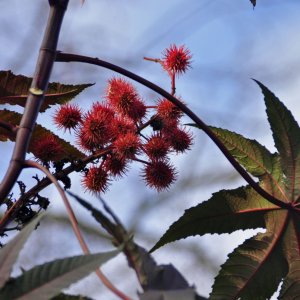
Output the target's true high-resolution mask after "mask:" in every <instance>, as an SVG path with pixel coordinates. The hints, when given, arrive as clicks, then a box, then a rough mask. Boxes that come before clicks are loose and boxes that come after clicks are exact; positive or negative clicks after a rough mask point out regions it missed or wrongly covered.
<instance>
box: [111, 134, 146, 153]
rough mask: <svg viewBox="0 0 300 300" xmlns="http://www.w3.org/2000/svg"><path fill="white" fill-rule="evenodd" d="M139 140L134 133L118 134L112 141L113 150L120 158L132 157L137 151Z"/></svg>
mask: <svg viewBox="0 0 300 300" xmlns="http://www.w3.org/2000/svg"><path fill="white" fill-rule="evenodd" d="M140 148H141V142H140V139H139V137H138V136H137V135H136V134H135V133H131V132H129V133H126V134H125V135H120V136H118V138H117V139H116V140H115V141H114V142H113V152H114V154H115V155H116V156H117V157H118V158H120V159H132V158H134V157H135V155H136V154H137V153H138V152H139V150H140Z"/></svg>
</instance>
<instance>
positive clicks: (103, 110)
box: [90, 102, 115, 123]
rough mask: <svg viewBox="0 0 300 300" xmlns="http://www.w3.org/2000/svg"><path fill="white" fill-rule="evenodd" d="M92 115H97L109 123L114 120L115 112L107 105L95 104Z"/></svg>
mask: <svg viewBox="0 0 300 300" xmlns="http://www.w3.org/2000/svg"><path fill="white" fill-rule="evenodd" d="M90 114H92V115H97V116H98V117H99V118H102V119H105V120H106V121H107V122H108V123H109V122H111V121H112V120H113V119H114V116H115V111H114V110H113V108H112V107H111V106H110V105H109V104H107V103H100V102H95V103H93V106H92V109H91V111H90Z"/></svg>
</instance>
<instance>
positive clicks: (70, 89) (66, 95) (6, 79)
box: [0, 71, 93, 112]
mask: <svg viewBox="0 0 300 300" xmlns="http://www.w3.org/2000/svg"><path fill="white" fill-rule="evenodd" d="M31 82H32V78H30V77H26V76H23V75H14V74H13V73H12V72H11V71H0V104H10V105H20V106H22V107H24V106H25V104H26V99H27V96H28V91H29V88H30V86H31ZM92 85H93V84H78V85H71V84H61V83H57V82H53V83H49V85H48V90H47V92H46V94H45V99H44V102H43V104H42V106H41V109H40V112H44V111H45V110H46V109H48V108H50V107H51V106H53V105H55V104H64V103H67V102H69V101H71V100H72V99H73V98H75V97H76V96H77V95H78V94H79V93H81V92H82V91H83V90H84V89H86V88H88V87H90V86H92Z"/></svg>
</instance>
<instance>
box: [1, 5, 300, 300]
mask: <svg viewBox="0 0 300 300" xmlns="http://www.w3.org/2000/svg"><path fill="white" fill-rule="evenodd" d="M48 8H49V7H48V1H40V0H23V1H19V0H10V1H0V10H1V18H0V69H1V70H12V71H13V72H14V73H15V74H23V75H26V76H32V75H33V72H34V69H35V62H36V58H37V55H38V50H39V45H40V42H41V38H42V35H43V29H44V26H45V24H46V20H47V15H48ZM299 32H300V2H299V1H298V0H284V1H282V0H258V1H257V6H256V8H255V10H253V9H252V5H251V3H250V1H249V0H172V1H159V0H152V1H144V0H130V1H124V0H114V1H111V0H98V1H95V0H86V1H85V3H84V5H81V1H80V0H71V1H70V5H69V9H68V11H67V13H66V16H65V20H64V23H63V27H62V32H61V37H60V42H59V46H58V49H59V50H63V51H66V52H73V53H78V54H83V55H89V56H92V57H98V58H101V59H104V60H107V61H109V62H113V63H115V64H118V65H120V66H122V67H125V68H127V69H129V70H131V71H133V72H135V73H137V74H139V75H141V76H144V77H146V78H147V79H149V80H150V81H153V82H154V83H156V84H158V85H160V86H161V87H163V88H165V89H167V90H170V82H169V78H168V76H167V75H166V73H165V72H163V70H162V69H161V67H160V66H159V65H158V64H155V63H153V62H149V61H144V60H143V57H144V56H148V57H154V58H159V57H161V53H162V51H163V50H164V49H165V48H167V47H169V46H170V44H173V43H175V44H177V45H182V44H184V45H186V46H187V47H188V48H189V49H190V51H191V53H192V54H193V61H192V68H191V69H190V70H189V71H188V72H187V73H186V74H185V75H184V76H181V77H180V78H179V79H178V80H177V95H179V96H180V97H181V98H182V99H183V100H184V101H185V103H187V104H188V106H189V107H190V108H191V109H192V110H194V111H195V112H196V113H197V114H198V115H199V116H200V117H201V118H202V119H203V120H204V121H205V122H206V123H208V124H210V125H214V126H219V127H223V128H227V129H230V130H233V131H236V132H238V133H241V134H243V135H245V136H247V137H249V138H252V139H257V140H258V141H259V142H260V143H262V144H263V145H265V146H267V147H268V148H269V149H271V150H272V151H274V146H273V141H272V136H271V132H270V130H269V126H268V123H267V120H266V115H265V108H264V103H263V97H262V94H261V92H260V90H259V88H258V86H257V85H256V84H255V83H254V82H253V81H252V80H251V78H255V79H257V80H259V81H261V82H262V83H264V84H265V85H266V86H268V87H269V88H270V89H271V90H272V91H273V92H274V93H275V94H276V95H277V96H278V97H279V98H280V99H281V100H282V101H283V102H284V103H285V104H286V105H287V107H288V108H289V109H290V110H291V111H292V112H293V114H294V116H295V118H296V119H299V118H300V105H299V89H300V88H299V83H300V76H299V74H300V72H299V70H300V40H299V38H298V34H299ZM298 68H299V69H298ZM114 75H115V74H113V73H112V72H111V71H107V70H105V69H102V68H99V67H95V66H88V65H81V64H78V63H56V64H55V66H54V69H53V73H52V77H51V81H52V82H53V81H59V82H62V83H70V84H75V83H95V85H94V86H92V87H91V88H89V89H88V90H86V91H84V92H83V93H82V94H80V95H79V96H78V97H77V98H76V102H77V103H78V104H79V105H80V106H82V107H83V108H84V109H88V108H89V107H90V105H91V104H92V102H94V101H96V100H101V99H103V94H104V89H105V86H106V83H107V80H108V79H110V78H111V77H112V76H114ZM136 87H137V88H138V90H139V91H140V93H141V95H142V97H143V99H144V100H145V101H146V102H147V104H148V105H151V104H152V105H153V104H154V103H155V101H156V100H157V99H158V96H157V95H155V94H154V93H153V92H151V91H150V90H148V89H146V88H144V87H142V86H140V85H138V84H136ZM3 108H8V107H6V106H1V109H3ZM10 109H11V107H10ZM13 109H15V110H17V111H19V112H22V110H21V109H20V108H17V107H13ZM54 111H55V107H54V108H52V109H51V110H50V111H47V112H46V113H44V114H41V115H40V116H39V119H38V122H39V123H41V124H43V126H45V127H47V128H52V129H53V124H52V116H53V113H54ZM185 121H186V122H188V119H186V120H185ZM193 134H194V137H195V140H194V145H193V147H192V150H191V151H189V152H188V153H187V154H184V155H179V156H174V157H173V158H172V161H173V163H174V164H175V165H176V168H177V170H178V174H179V176H178V181H177V182H176V183H175V184H174V185H173V186H172V187H171V188H170V189H169V190H168V191H165V192H161V193H157V192H156V191H153V190H150V189H149V188H147V187H146V186H145V184H144V182H143V181H142V179H141V176H140V173H141V172H140V169H139V165H138V164H136V165H135V164H133V165H132V166H131V170H130V172H129V173H128V176H127V177H126V178H123V179H120V180H118V181H116V182H114V183H113V184H112V185H111V187H110V189H109V191H108V192H107V193H106V194H105V195H103V198H104V199H105V200H106V202H107V203H108V205H109V206H110V207H111V208H112V210H113V211H114V212H115V213H116V215H118V217H119V218H120V219H121V220H122V222H123V223H124V225H125V227H126V228H127V229H128V230H129V231H130V232H132V233H133V234H134V238H135V241H136V242H137V243H139V244H140V245H141V246H143V247H145V248H146V249H150V248H151V247H152V246H153V245H154V244H155V242H156V241H157V240H158V239H159V237H160V236H161V235H162V234H163V233H164V232H165V231H166V230H167V228H168V227H169V225H171V224H172V223H173V222H174V221H176V220H177V219H178V218H179V217H180V216H181V215H182V214H183V212H184V210H185V209H187V208H189V207H191V206H194V205H196V204H198V203H200V202H202V201H205V200H207V199H209V198H210V196H211V194H212V193H213V192H215V191H217V190H219V189H230V188H235V187H237V186H239V185H242V184H245V182H244V181H243V180H242V179H241V178H239V176H238V174H237V173H236V172H235V171H234V170H233V168H232V167H231V165H230V164H229V163H228V162H227V161H226V160H225V159H224V157H223V156H222V155H221V153H220V151H219V150H218V149H217V148H216V146H215V145H214V144H213V143H212V142H211V141H210V140H209V139H208V138H207V137H206V136H205V135H204V134H203V133H202V132H201V131H199V130H198V131H197V130H193ZM61 136H62V137H64V138H65V139H67V140H69V141H71V142H73V141H74V136H72V135H70V134H69V133H63V132H61ZM12 147H13V144H12V143H2V144H1V145H0V153H1V155H0V166H1V168H0V177H2V176H3V174H4V172H5V170H6V168H7V165H8V161H9V158H10V155H11V151H12ZM28 157H31V156H30V155H28ZM32 175H33V174H32V173H31V172H29V171H26V172H24V173H23V175H22V177H21V179H22V180H24V181H25V182H28V187H30V184H33V183H34V181H31V176H32ZM80 181H81V178H80V176H78V175H74V176H72V188H71V191H72V192H73V193H75V194H78V195H80V196H81V197H83V198H84V199H86V200H88V201H90V202H91V203H92V204H93V205H94V206H96V207H98V208H101V205H100V203H99V200H98V199H96V198H94V197H93V196H91V195H90V194H89V193H84V191H83V189H82V188H81V186H80ZM14 192H15V195H18V193H19V190H18V188H16V189H15V190H14ZM42 194H43V195H44V196H47V197H49V198H50V200H51V205H50V207H49V209H48V211H47V212H48V213H47V218H46V219H45V221H44V222H43V223H42V225H41V226H40V229H39V230H38V232H35V233H34V234H33V235H32V238H31V239H30V242H29V243H27V245H26V247H25V249H24V250H23V252H22V255H21V258H20V260H19V263H18V266H17V267H16V270H15V273H16V274H17V273H18V272H20V267H23V268H25V269H28V268H29V267H31V266H32V265H35V264H38V263H43V262H45V261H49V260H52V259H54V258H58V257H63V256H66V255H75V254H80V253H81V250H80V247H79V244H78V242H77V240H76V238H75V237H74V235H73V232H72V230H71V227H70V224H69V222H68V219H67V217H66V212H65V210H64V207H63V206H62V204H61V200H60V198H59V196H58V194H57V191H56V190H55V189H54V188H53V187H49V188H47V189H46V190H45V191H44V192H43V193H42ZM72 204H73V206H74V209H75V211H76V214H77V215H78V218H79V220H80V224H81V225H82V227H83V232H84V234H85V236H86V238H87V241H88V244H89V246H90V247H91V249H92V251H93V252H96V251H97V252H100V251H106V250H109V249H112V246H111V244H110V241H109V240H107V239H106V238H105V237H103V234H102V233H103V230H102V229H101V228H100V227H99V225H98V224H96V223H95V222H94V221H93V220H92V217H91V216H90V214H89V213H88V212H86V211H85V210H84V209H82V208H81V207H80V206H78V205H76V203H72ZM253 232H254V231H251V230H249V231H245V232H242V231H238V232H235V233H233V234H230V235H220V236H217V235H205V236H203V237H199V236H198V237H193V238H188V239H185V240H181V241H178V242H176V243H172V244H169V245H167V246H165V247H163V248H161V249H159V250H158V251H156V252H155V253H154V254H153V256H154V258H155V259H156V261H157V262H158V263H164V264H167V263H172V264H173V265H174V266H175V267H176V268H178V270H179V271H180V272H182V274H183V275H184V276H185V277H186V279H187V280H188V281H189V283H190V284H192V285H195V286H196V287H197V291H198V292H199V293H200V294H201V295H203V296H208V295H209V292H210V290H211V285H212V283H213V279H214V277H215V276H216V275H217V273H218V270H219V267H220V265H221V264H222V263H224V262H225V260H226V257H227V254H228V253H229V252H231V251H232V250H233V249H234V248H235V247H236V246H238V245H239V244H240V243H242V242H243V241H244V240H245V239H246V238H247V237H250V236H252V235H253ZM103 271H104V272H105V273H106V274H107V276H108V277H109V278H110V279H111V280H112V281H113V282H114V283H115V285H116V286H117V287H118V288H119V289H121V290H122V291H124V292H125V293H127V294H129V295H131V296H132V297H133V298H137V296H136V292H137V291H139V290H140V288H139V286H138V282H137V280H136V278H135V274H134V273H133V271H132V270H131V269H129V267H128V266H127V262H126V260H125V259H124V257H123V256H122V255H119V256H118V257H117V258H115V259H114V260H112V261H110V262H108V263H107V264H106V265H105V266H104V267H103ZM68 292H70V293H74V294H78V293H82V294H84V295H89V296H91V297H93V298H94V299H108V300H109V299H112V300H113V299H116V298H115V296H114V295H112V294H111V293H110V292H109V291H107V290H106V289H105V288H104V287H103V286H102V284H101V283H100V282H99V280H98V279H97V277H96V276H95V275H91V276H89V277H88V278H86V279H85V280H83V281H81V282H79V283H77V284H75V285H73V286H72V287H71V288H70V289H69V290H68ZM274 297H275V296H274Z"/></svg>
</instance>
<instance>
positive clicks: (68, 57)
mask: <svg viewBox="0 0 300 300" xmlns="http://www.w3.org/2000/svg"><path fill="white" fill-rule="evenodd" d="M56 61H58V62H81V63H87V64H92V65H96V66H100V67H103V68H106V69H109V70H112V71H115V72H117V73H120V74H122V75H124V76H126V77H128V78H131V79H132V80H135V81H137V82H139V83H141V84H142V85H144V86H146V87H148V88H150V89H151V90H153V91H155V92H157V93H158V94H160V95H161V96H162V97H164V98H166V99H168V100H169V101H171V102H172V103H173V104H175V105H176V106H177V107H179V108H180V109H181V110H182V111H183V112H184V113H185V114H186V115H187V116H189V117H190V118H191V119H192V120H193V121H194V122H195V123H196V124H197V125H198V127H199V128H201V129H202V130H203V131H204V132H205V133H206V134H207V135H208V137H209V138H210V139H211V140H212V141H213V142H214V143H215V144H216V146H217V147H218V148H219V149H220V150H221V152H222V153H223V154H224V156H225V157H226V158H227V160H228V161H229V162H230V163H231V165H232V166H233V167H234V168H235V169H236V171H237V172H238V173H239V174H240V175H241V176H242V177H243V178H244V179H245V180H246V181H247V183H248V184H249V185H250V186H251V187H252V188H253V189H254V190H255V191H256V192H257V193H258V194H260V195H261V196H262V197H263V198H265V199H267V200H268V201H269V202H271V203H273V204H274V205H277V206H279V207H281V208H287V209H292V207H291V204H290V203H286V202H283V201H282V200H279V199H277V198H276V197H274V196H273V195H271V194H269V193H268V192H267V191H265V190H264V189H263V188H261V187H260V186H259V185H258V184H257V182H255V181H254V180H253V178H252V177H251V176H250V175H249V174H248V173H247V172H246V171H245V169H244V168H243V167H242V166H241V165H240V164H239V163H238V162H237V161H236V160H235V158H234V157H233V156H232V155H231V153H230V152H229V151H228V149H227V148H226V147H225V146H224V144H223V143H222V142H221V140H219V139H218V137H217V136H216V135H215V134H214V133H213V131H212V130H211V129H210V128H209V127H208V126H207V125H206V124H205V123H204V122H203V121H202V120H201V119H200V118H199V117H198V116H197V115H196V114H195V113H194V112H193V111H191V110H190V109H189V108H188V107H187V106H186V105H185V104H184V103H182V102H181V101H180V100H178V99H177V98H175V97H174V96H172V95H171V94H169V93H168V92H167V91H165V90H164V89H162V88H161V87H159V86H157V85H155V84H154V83H152V82H150V81H148V80H147V79H145V78H143V77H140V76H138V75H136V74H134V73H132V72H130V71H128V70H126V69H123V68H121V67H119V66H116V65H114V64H112V63H109V62H107V61H103V60H100V59H98V58H93V57H88V56H83V55H77V54H71V53H62V52H58V53H57V56H56Z"/></svg>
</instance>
